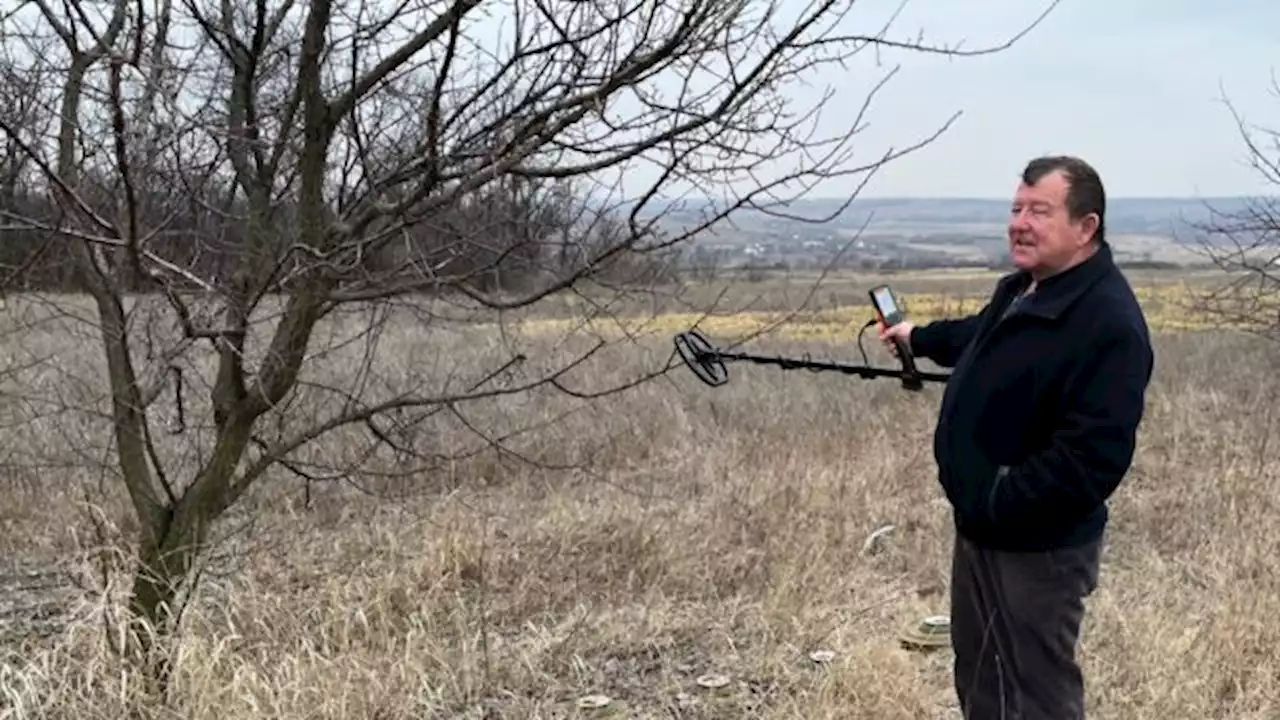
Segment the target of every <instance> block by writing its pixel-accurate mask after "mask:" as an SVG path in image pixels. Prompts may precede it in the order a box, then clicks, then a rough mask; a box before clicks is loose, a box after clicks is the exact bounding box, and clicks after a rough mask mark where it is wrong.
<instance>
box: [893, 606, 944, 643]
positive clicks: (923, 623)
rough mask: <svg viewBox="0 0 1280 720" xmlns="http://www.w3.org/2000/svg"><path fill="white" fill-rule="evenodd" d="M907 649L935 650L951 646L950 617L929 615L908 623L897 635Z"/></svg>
mask: <svg viewBox="0 0 1280 720" xmlns="http://www.w3.org/2000/svg"><path fill="white" fill-rule="evenodd" d="M898 639H899V640H900V641H901V643H902V645H903V647H906V648H907V649H909V650H937V649H938V648H944V647H950V646H951V618H949V617H947V616H946V615H931V616H929V617H927V618H924V619H923V620H920V621H918V622H915V623H912V624H911V625H908V626H907V627H906V628H905V629H904V630H903V631H902V634H901V635H899V636H898Z"/></svg>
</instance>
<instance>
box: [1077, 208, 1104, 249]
mask: <svg viewBox="0 0 1280 720" xmlns="http://www.w3.org/2000/svg"><path fill="white" fill-rule="evenodd" d="M1099 224H1101V223H1100V221H1099V220H1098V214H1097V213H1089V214H1088V215H1085V216H1084V217H1083V218H1081V219H1080V229H1081V230H1083V231H1084V236H1085V238H1087V239H1086V240H1085V242H1088V241H1089V240H1092V239H1093V238H1094V237H1096V236H1097V233H1098V225H1099Z"/></svg>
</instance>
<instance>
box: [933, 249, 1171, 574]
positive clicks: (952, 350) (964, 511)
mask: <svg viewBox="0 0 1280 720" xmlns="http://www.w3.org/2000/svg"><path fill="white" fill-rule="evenodd" d="M1028 281H1029V276H1028V275H1027V274H1026V273H1025V272H1021V271H1019V272H1015V273H1012V274H1010V275H1006V276H1005V277H1003V278H1001V279H1000V281H999V282H998V283H997V285H996V289H995V291H994V293H993V294H992V297H991V300H990V302H989V303H988V305H987V306H986V307H985V308H984V309H983V310H982V311H981V312H980V313H978V314H977V315H974V316H971V317H968V318H963V319H958V320H944V321H938V322H933V323H930V324H928V325H923V326H920V327H917V328H916V329H915V330H914V331H913V332H912V334H911V347H912V350H913V352H914V354H915V355H918V356H920V357H925V358H928V359H930V360H932V361H933V362H935V363H937V364H939V365H942V366H944V367H952V368H954V370H953V372H952V376H951V379H950V380H949V381H948V382H947V385H946V390H945V392H944V394H943V398H942V407H941V410H940V412H939V418H938V426H937V429H936V431H935V433H934V458H935V459H936V461H937V463H938V470H939V479H940V481H941V484H942V487H943V489H944V490H945V491H946V494H947V497H948V498H949V499H950V501H951V504H952V506H953V507H954V511H955V521H956V529H957V531H958V532H959V533H960V534H962V535H964V536H965V537H967V538H969V539H970V540H972V541H973V542H975V543H977V544H980V545H984V546H987V547H992V548H998V549H1006V550H1043V549H1050V548H1055V547H1064V546H1070V545H1076V544H1080V543H1083V542H1087V541H1089V540H1092V539H1095V538H1097V537H1099V536H1100V535H1101V534H1102V531H1103V529H1104V527H1105V526H1106V522H1107V507H1106V501H1107V499H1108V498H1109V497H1110V495H1111V493H1112V492H1113V491H1114V490H1115V489H1116V487H1117V486H1118V485H1119V484H1120V481H1121V479H1122V478H1123V477H1124V475H1125V474H1126V473H1127V472H1128V470H1129V466H1130V463H1131V462H1132V459H1133V454H1134V445H1135V435H1136V433H1137V429H1138V424H1139V422H1140V421H1141V419H1142V416H1143V410H1144V406H1145V395H1146V388H1147V384H1148V382H1149V381H1150V379H1151V373H1152V367H1153V363H1154V358H1153V353H1152V349H1151V339H1150V335H1149V333H1148V330H1147V324H1146V321H1145V319H1144V318H1143V315H1142V311H1141V308H1140V307H1139V305H1138V301H1137V299H1136V298H1135V297H1134V294H1133V291H1132V289H1131V288H1130V286H1129V283H1128V281H1127V280H1126V279H1125V277H1124V276H1123V275H1122V274H1121V272H1120V270H1119V268H1118V267H1116V265H1115V264H1114V262H1113V260H1112V254H1111V250H1110V248H1109V246H1107V245H1106V244H1104V245H1103V246H1102V247H1101V248H1099V250H1098V251H1097V252H1096V253H1095V254H1094V255H1093V256H1092V257H1091V258H1089V259H1088V260H1086V261H1085V262H1083V263H1081V264H1080V265H1077V266H1076V267H1074V268H1072V269H1070V270H1068V271H1066V272H1063V273H1061V274H1059V275H1056V276H1053V277H1051V278H1048V279H1046V280H1044V281H1042V282H1041V283H1040V284H1039V285H1038V287H1037V288H1036V290H1035V292H1033V293H1032V294H1030V295H1028V296H1026V297H1025V299H1023V300H1022V301H1021V302H1020V304H1019V305H1018V306H1017V307H1016V308H1015V309H1014V310H1013V311H1012V312H1011V313H1009V315H1008V317H1005V318H1003V319H1002V317H1001V315H1002V314H1003V312H1004V311H1005V309H1006V308H1007V307H1009V304H1010V302H1011V301H1013V300H1014V299H1015V298H1016V297H1017V296H1018V295H1019V294H1020V293H1021V291H1022V290H1023V289H1024V288H1025V287H1026V286H1027V284H1028Z"/></svg>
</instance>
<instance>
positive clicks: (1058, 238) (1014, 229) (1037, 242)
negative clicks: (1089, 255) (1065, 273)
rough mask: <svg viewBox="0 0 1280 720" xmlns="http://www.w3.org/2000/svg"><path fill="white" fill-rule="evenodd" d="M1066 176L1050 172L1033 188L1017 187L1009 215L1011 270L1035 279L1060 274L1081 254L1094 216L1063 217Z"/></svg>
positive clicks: (1065, 205)
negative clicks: (1012, 265) (1021, 272)
mask: <svg viewBox="0 0 1280 720" xmlns="http://www.w3.org/2000/svg"><path fill="white" fill-rule="evenodd" d="M1067 190H1068V183H1067V179H1066V177H1064V176H1063V174H1062V173H1061V172H1058V171H1055V172H1051V173H1049V174H1047V175H1045V176H1044V177H1042V178H1040V181H1039V182H1037V183H1036V184H1035V185H1026V184H1025V183H1024V184H1019V186H1018V191H1017V193H1016V194H1015V195H1014V198H1013V207H1012V208H1011V211H1010V215H1009V253H1010V255H1011V256H1012V258H1013V264H1014V266H1015V267H1017V268H1019V269H1021V270H1026V271H1029V272H1030V273H1031V274H1032V275H1033V276H1035V277H1037V278H1041V277H1047V276H1049V275H1052V274H1054V273H1056V272H1060V271H1062V270H1064V269H1066V268H1068V267H1070V266H1071V265H1074V264H1075V263H1076V262H1077V261H1078V259H1081V256H1082V255H1083V254H1084V253H1085V249H1086V247H1087V245H1088V242H1089V239H1090V237H1091V236H1092V235H1093V231H1094V230H1095V229H1096V228H1097V226H1098V219H1097V217H1096V216H1095V215H1087V216H1085V217H1083V218H1081V219H1079V220H1075V221H1073V220H1072V219H1071V217H1070V216H1069V215H1068V214H1067Z"/></svg>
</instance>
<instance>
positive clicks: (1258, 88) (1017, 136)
mask: <svg viewBox="0 0 1280 720" xmlns="http://www.w3.org/2000/svg"><path fill="white" fill-rule="evenodd" d="M782 2H784V3H793V4H794V3H796V2H798V0H782ZM900 5H901V0H858V2H857V4H856V5H855V8H854V12H853V13H852V14H851V16H850V17H849V18H848V19H847V20H846V22H845V23H844V26H845V27H846V28H849V29H857V30H859V31H861V32H868V31H870V30H874V29H876V28H878V27H879V25H880V24H881V23H882V22H883V20H884V19H885V18H887V17H888V16H889V14H890V13H892V12H893V11H894V10H895V9H897V8H899V6H900ZM1048 6H1049V0H981V1H979V0H910V2H908V3H907V4H906V5H905V6H904V7H902V9H901V12H900V14H899V16H898V19H897V21H896V22H895V24H894V25H893V26H892V29H891V30H890V31H889V36H890V37H893V38H907V39H909V38H911V37H914V36H916V35H917V34H918V33H923V37H924V38H925V39H927V40H935V41H940V42H944V43H948V44H954V43H955V42H956V41H961V40H963V41H964V42H963V46H964V47H969V48H975V47H979V46H990V45H995V44H999V43H1002V42H1004V41H1005V40H1007V39H1008V38H1010V37H1011V36H1012V35H1014V34H1015V33H1017V32H1018V31H1019V30H1021V29H1022V28H1025V27H1026V26H1027V25H1028V24H1030V23H1031V22H1032V21H1033V20H1035V18H1036V17H1037V16H1038V15H1039V14H1041V13H1042V12H1043V11H1044V10H1045V9H1046V8H1047V7H1048ZM978 8H981V11H979V10H978ZM1278 51H1280V2H1274V0H1229V1H1226V0H1224V1H1223V2H1205V1H1204V0H1061V2H1060V3H1059V4H1058V6H1057V7H1056V8H1054V9H1053V10H1052V12H1050V13H1049V15H1048V16H1047V17H1046V18H1045V19H1044V20H1043V21H1042V22H1041V24H1040V25H1039V26H1037V27H1036V28H1035V29H1034V30H1032V31H1031V32H1030V34H1028V35H1027V36H1025V37H1023V38H1022V39H1020V40H1019V41H1018V42H1017V43H1016V44H1014V45H1013V46H1012V47H1011V48H1008V49H1006V50H1003V51H1001V52H998V53H996V54H993V55H987V56H977V57H965V58H947V57H941V56H936V55H935V56H929V55H923V54H918V53H913V54H904V53H896V54H895V53H885V54H884V55H883V56H882V57H881V58H880V60H881V62H882V63H883V65H882V67H880V68H879V69H877V68H876V67H875V64H874V62H873V59H872V57H871V56H870V55H867V57H865V58H862V59H861V61H860V62H857V63H855V64H853V65H851V66H850V67H849V68H848V69H847V70H840V69H837V70H836V71H834V72H827V73H824V75H823V76H822V78H821V79H820V82H822V83H830V84H831V85H833V86H835V87H836V88H837V89H838V90H839V93H840V95H839V96H838V102H839V103H842V106H838V107H835V108H833V109H832V110H828V116H829V118H830V119H829V122H830V123H831V124H830V125H829V127H830V128H835V127H837V125H836V123H837V121H839V120H845V121H846V123H847V118H848V114H849V113H852V112H856V110H857V108H858V106H859V105H860V104H861V102H862V100H863V98H864V97H865V95H866V92H867V90H868V89H869V88H870V87H871V86H872V84H874V83H875V82H877V81H878V80H879V79H880V78H881V77H882V74H883V72H884V71H885V70H886V69H888V67H890V66H892V65H894V64H897V65H900V66H901V67H900V69H899V71H898V72H897V74H896V75H895V77H894V78H893V79H892V80H890V81H889V84H888V85H887V86H886V87H885V88H884V89H883V90H881V91H880V92H879V94H878V95H877V98H878V99H877V100H876V102H875V103H874V104H873V105H872V107H871V110H870V113H869V116H868V120H867V122H868V124H869V127H868V129H867V130H866V131H865V132H864V133H861V134H860V137H861V139H860V140H859V141H858V146H857V147H858V149H857V153H856V155H855V158H854V160H855V162H865V161H867V160H869V159H871V158H874V157H876V156H878V155H880V154H882V153H883V152H884V151H885V150H886V149H888V148H889V147H891V146H903V145H907V144H910V143H911V142H913V141H915V140H917V139H919V138H922V137H925V136H927V135H929V134H931V133H932V132H934V131H935V130H936V129H937V128H939V127H940V126H941V125H942V124H943V123H944V122H945V121H946V120H947V119H948V118H949V117H950V116H952V115H953V114H954V113H956V112H957V111H959V112H960V113H961V115H960V117H959V118H958V119H957V120H956V121H955V123H954V124H953V125H952V126H951V127H950V129H948V130H947V131H946V132H945V133H944V134H943V135H942V136H941V137H939V138H938V139H937V140H935V141H933V142H932V143H931V144H930V145H929V146H928V147H926V148H924V149H922V150H920V151H917V152H916V153H914V154H912V155H909V156H906V157H903V158H900V159H898V160H895V161H893V162H892V163H891V164H889V165H886V166H885V167H883V168H881V169H880V170H879V171H878V173H877V174H876V175H875V177H873V178H872V179H871V181H870V182H869V184H868V185H867V186H866V187H865V188H864V189H863V191H862V192H861V195H862V196H863V197H887V196H888V197H936V196H947V197H989V198H1007V197H1010V196H1011V195H1012V193H1013V191H1014V188H1015V186H1016V183H1017V176H1018V172H1019V171H1020V170H1021V167H1022V165H1023V164H1024V163H1025V161H1026V160H1027V159H1029V158H1031V157H1033V156H1035V155H1039V154H1042V153H1065V154H1074V155H1079V156H1081V157H1083V158H1085V159H1086V160H1088V161H1089V162H1090V163H1092V164H1093V165H1094V166H1095V167H1096V168H1097V169H1098V170H1099V172H1100V173H1101V175H1102V178H1103V181H1104V183H1105V185H1106V187H1107V190H1108V194H1109V195H1111V196H1113V197H1120V196H1128V197H1152V196H1183V197H1187V196H1189V197H1211V196H1222V195H1239V194H1257V193H1272V192H1274V191H1275V190H1276V188H1272V187H1271V186H1269V185H1267V184H1266V183H1265V182H1264V181H1263V179H1262V178H1261V176H1260V175H1259V174H1258V172H1257V171H1256V170H1254V169H1252V168H1250V167H1249V166H1248V154H1247V152H1246V148H1245V145H1244V142H1243V140H1242V138H1241V136H1240V134H1239V130H1238V127H1237V124H1236V121H1235V119H1234V118H1233V116H1232V113H1231V110H1230V108H1229V107H1228V106H1227V105H1226V104H1225V103H1224V100H1230V102H1231V103H1232V105H1234V106H1235V108H1236V111H1237V112H1239V113H1241V114H1242V115H1243V117H1244V120H1245V122H1247V123H1251V124H1255V125H1262V126H1269V127H1274V128H1280V97H1276V95H1275V91H1274V88H1273V86H1272V82H1273V78H1277V79H1280V67H1277V66H1280V52H1278ZM1273 72H1274V73H1275V74H1274V75H1273ZM806 92H809V93H817V92H818V89H817V88H814V89H812V90H804V89H793V90H791V93H792V94H793V95H794V96H795V97H796V98H797V100H799V101H803V100H804V99H805V98H806V95H805V93H806ZM808 97H809V99H812V96H808ZM846 108H847V110H848V112H846V113H843V115H844V117H841V115H842V113H841V112H840V110H841V109H846ZM833 110H834V111H833ZM1277 155H1280V152H1277ZM1277 159H1280V157H1277ZM857 180H858V179H856V178H855V179H850V180H847V181H844V182H832V183H829V184H827V185H825V186H823V187H821V188H819V189H817V190H815V191H814V193H815V194H817V195H824V196H830V195H836V194H838V193H846V192H848V191H850V190H851V189H852V187H853V186H854V185H855V184H856V181H857Z"/></svg>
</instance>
